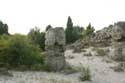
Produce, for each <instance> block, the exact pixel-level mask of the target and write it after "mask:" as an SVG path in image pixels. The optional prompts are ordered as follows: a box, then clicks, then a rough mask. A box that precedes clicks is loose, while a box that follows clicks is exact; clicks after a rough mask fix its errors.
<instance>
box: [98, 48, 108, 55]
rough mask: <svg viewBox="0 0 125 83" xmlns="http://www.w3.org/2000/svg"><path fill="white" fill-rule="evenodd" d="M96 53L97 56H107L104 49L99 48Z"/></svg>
mask: <svg viewBox="0 0 125 83" xmlns="http://www.w3.org/2000/svg"><path fill="white" fill-rule="evenodd" d="M96 52H97V56H105V55H106V53H105V51H104V50H103V49H99V48H97V49H96Z"/></svg>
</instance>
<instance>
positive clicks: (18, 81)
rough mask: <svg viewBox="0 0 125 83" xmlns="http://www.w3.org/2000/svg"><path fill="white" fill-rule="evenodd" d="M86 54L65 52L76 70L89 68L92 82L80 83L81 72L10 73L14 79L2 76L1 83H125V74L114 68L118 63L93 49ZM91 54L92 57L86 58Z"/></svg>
mask: <svg viewBox="0 0 125 83" xmlns="http://www.w3.org/2000/svg"><path fill="white" fill-rule="evenodd" d="M85 50H86V52H81V53H73V52H72V50H67V51H66V52H65V56H66V61H67V62H68V63H69V64H70V65H72V66H73V67H75V68H80V67H89V69H90V71H91V75H92V80H91V81H84V82H82V81H80V80H79V76H80V72H76V73H73V74H64V73H58V72H31V71H27V72H19V71H10V72H11V73H12V74H13V77H7V76H0V83H125V72H115V71H114V70H113V69H112V67H114V66H116V65H117V64H118V63H117V62H114V61H112V60H110V59H109V58H107V57H104V56H95V55H96V53H95V52H94V51H92V49H91V48H89V49H85ZM87 52H88V53H89V52H91V54H92V56H84V54H86V53H87Z"/></svg>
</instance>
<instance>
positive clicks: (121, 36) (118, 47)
mask: <svg viewBox="0 0 125 83" xmlns="http://www.w3.org/2000/svg"><path fill="white" fill-rule="evenodd" d="M111 35H112V49H114V50H113V51H114V52H113V55H112V56H113V59H115V60H118V61H125V22H118V23H115V24H114V26H113V29H112V33H111Z"/></svg>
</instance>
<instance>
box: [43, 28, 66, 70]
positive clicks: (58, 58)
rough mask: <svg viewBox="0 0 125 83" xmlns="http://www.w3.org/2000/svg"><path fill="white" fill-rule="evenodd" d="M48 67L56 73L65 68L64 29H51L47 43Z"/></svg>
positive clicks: (48, 32) (47, 34)
mask: <svg viewBox="0 0 125 83" xmlns="http://www.w3.org/2000/svg"><path fill="white" fill-rule="evenodd" d="M45 49H46V55H47V58H46V65H47V66H49V67H50V68H51V69H52V70H54V71H60V70H61V69H63V68H64V66H65V57H64V51H65V33H64V30H63V28H61V27H57V28H55V29H54V28H52V29H49V30H48V31H47V33H46V41H45Z"/></svg>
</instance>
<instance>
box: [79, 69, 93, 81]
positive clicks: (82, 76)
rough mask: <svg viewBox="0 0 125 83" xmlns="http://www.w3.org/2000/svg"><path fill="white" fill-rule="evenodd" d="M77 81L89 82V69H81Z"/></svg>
mask: <svg viewBox="0 0 125 83" xmlns="http://www.w3.org/2000/svg"><path fill="white" fill-rule="evenodd" d="M79 79H80V80H81V81H91V74H90V69H89V68H84V67H83V68H82V69H81V74H80V76H79Z"/></svg>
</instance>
